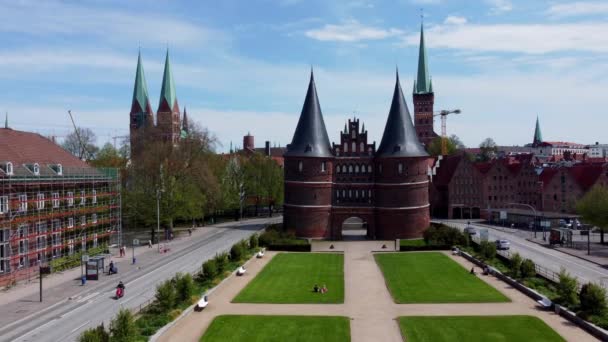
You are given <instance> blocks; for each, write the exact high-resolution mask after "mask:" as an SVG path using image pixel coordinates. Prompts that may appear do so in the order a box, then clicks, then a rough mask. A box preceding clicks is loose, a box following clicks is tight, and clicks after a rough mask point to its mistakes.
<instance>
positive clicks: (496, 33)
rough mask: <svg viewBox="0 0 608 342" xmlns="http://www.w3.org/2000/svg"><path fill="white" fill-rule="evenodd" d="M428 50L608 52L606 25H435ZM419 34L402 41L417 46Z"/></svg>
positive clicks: (428, 33)
mask: <svg viewBox="0 0 608 342" xmlns="http://www.w3.org/2000/svg"><path fill="white" fill-rule="evenodd" d="M425 33H426V35H427V37H428V38H427V39H426V43H427V46H430V47H435V48H449V49H459V50H468V51H496V52H519V53H526V54H544V53H551V52H561V51H569V52H572V51H591V52H600V53H605V52H608V23H605V22H582V23H571V24H570V23H568V24H495V25H491V24H490V25H470V24H466V25H457V26H454V25H443V26H442V25H438V26H434V27H431V28H430V29H427V30H426V31H425ZM418 40H419V37H418V34H417V33H416V34H414V33H412V34H409V35H407V36H406V37H405V38H404V42H405V45H407V46H412V45H413V46H416V45H418Z"/></svg>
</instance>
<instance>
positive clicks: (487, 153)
mask: <svg viewBox="0 0 608 342" xmlns="http://www.w3.org/2000/svg"><path fill="white" fill-rule="evenodd" d="M479 149H480V150H481V151H480V154H479V160H480V161H488V160H491V159H494V158H495V157H496V153H498V147H497V146H496V143H495V142H494V139H492V138H486V139H485V140H484V141H482V142H481V144H479Z"/></svg>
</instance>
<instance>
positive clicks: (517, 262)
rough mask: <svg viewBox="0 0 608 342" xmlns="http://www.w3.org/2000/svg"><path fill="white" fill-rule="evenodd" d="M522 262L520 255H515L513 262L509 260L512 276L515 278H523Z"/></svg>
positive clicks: (512, 258) (512, 257)
mask: <svg viewBox="0 0 608 342" xmlns="http://www.w3.org/2000/svg"><path fill="white" fill-rule="evenodd" d="M521 262H522V258H521V255H519V253H514V254H513V255H512V256H511V260H509V270H510V271H511V276H512V277H513V278H516V279H518V278H519V277H520V276H521Z"/></svg>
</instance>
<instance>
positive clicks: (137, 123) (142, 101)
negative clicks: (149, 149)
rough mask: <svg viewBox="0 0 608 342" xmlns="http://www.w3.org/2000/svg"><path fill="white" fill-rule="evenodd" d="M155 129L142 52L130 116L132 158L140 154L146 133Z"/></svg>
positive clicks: (138, 61) (138, 59) (139, 57)
mask: <svg viewBox="0 0 608 342" xmlns="http://www.w3.org/2000/svg"><path fill="white" fill-rule="evenodd" d="M153 127H154V113H153V112H152V106H150V99H149V97H148V85H147V84H146V76H145V75H144V66H143V64H142V61H141V52H140V53H139V55H138V57H137V70H136V72H135V86H134V87H133V100H132V102H131V113H130V114H129V136H130V141H131V156H135V155H137V153H138V150H139V146H140V144H141V143H142V139H143V137H144V135H145V134H146V133H151V131H152V128H153Z"/></svg>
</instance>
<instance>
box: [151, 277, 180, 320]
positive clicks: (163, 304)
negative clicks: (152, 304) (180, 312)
mask: <svg viewBox="0 0 608 342" xmlns="http://www.w3.org/2000/svg"><path fill="white" fill-rule="evenodd" d="M155 298H156V307H157V309H158V311H159V312H168V311H169V310H171V309H173V307H175V304H176V299H177V294H176V293H175V286H174V284H173V282H172V281H171V280H166V281H164V282H162V283H161V284H160V285H158V286H157V287H156V295H155Z"/></svg>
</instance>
